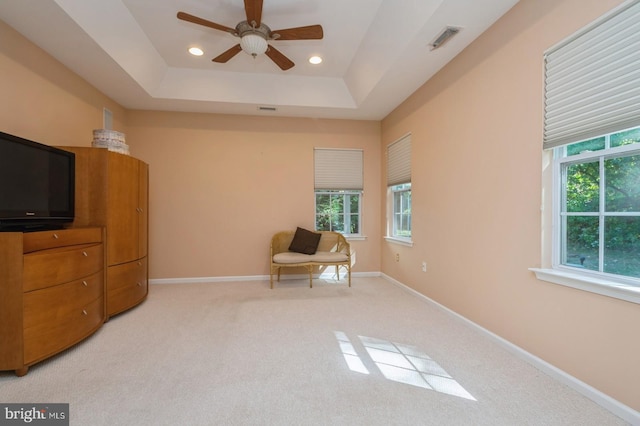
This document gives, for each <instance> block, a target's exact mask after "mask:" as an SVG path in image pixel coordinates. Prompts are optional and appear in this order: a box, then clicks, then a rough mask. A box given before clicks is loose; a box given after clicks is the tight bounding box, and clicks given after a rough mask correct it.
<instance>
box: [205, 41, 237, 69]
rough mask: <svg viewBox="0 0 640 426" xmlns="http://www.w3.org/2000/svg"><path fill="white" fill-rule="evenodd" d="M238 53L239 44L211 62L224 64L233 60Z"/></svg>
mask: <svg viewBox="0 0 640 426" xmlns="http://www.w3.org/2000/svg"><path fill="white" fill-rule="evenodd" d="M240 52H242V47H240V45H239V44H236V45H235V46H233V47H232V48H231V49H229V50H227V51H225V52H223V53H221V54H219V55H218V56H216V57H215V58H213V59H212V61H213V62H219V63H221V64H224V63H225V62H227V61H228V60H229V59H231V58H233V57H234V56H236V55H237V54H238V53H240Z"/></svg>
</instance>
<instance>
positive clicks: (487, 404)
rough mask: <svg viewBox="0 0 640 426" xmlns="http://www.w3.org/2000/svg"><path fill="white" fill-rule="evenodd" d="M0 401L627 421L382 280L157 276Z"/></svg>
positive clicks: (304, 421)
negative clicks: (132, 302)
mask: <svg viewBox="0 0 640 426" xmlns="http://www.w3.org/2000/svg"><path fill="white" fill-rule="evenodd" d="M0 402H5V403H9V402H32V403H34V402H37V403H43V402H48V403H52V402H66V403H69V404H70V419H71V425H82V426H85V425H89V426H93V425H109V426H113V425H172V426H173V425H492V426H496V425H544V426H549V425H581V426H585V425H598V426H603V425H622V424H625V423H624V422H623V421H622V420H621V419H619V418H618V417H616V416H614V415H612V414H611V413H610V412H608V411H606V410H604V409H603V408H601V407H600V406H598V405H596V404H595V403H593V402H592V401H590V400H589V399H587V398H585V397H583V396H582V395H580V394H579V393H577V392H575V391H574V390H572V389H570V388H568V387H567V386H565V385H563V384H561V383H559V382H557V381H555V380H553V379H552V378H550V377H548V376H547V375H545V374H544V373H542V372H540V371H539V370H537V369H536V368H534V367H532V366H531V365H529V364H527V363H526V362H524V361H522V360H520V359H518V358H516V357H514V356H513V355H512V354H510V353H508V352H507V351H506V350H504V349H503V348H501V347H500V346H498V345H497V344H495V343H494V342H493V341H491V340H490V339H488V338H486V337H485V336H484V335H482V334H480V333H479V332H478V331H477V330H474V329H471V328H470V327H468V326H467V325H465V324H464V323H462V322H461V321H459V320H457V319H455V318H453V317H452V316H450V315H449V314H447V313H445V312H443V311H441V310H439V309H437V308H435V307H433V306H432V305H431V304H429V303H426V302H425V301H424V300H422V299H420V298H418V297H416V296H414V295H412V294H410V293H408V292H406V291H404V290H403V289H401V288H399V287H397V286H395V285H393V284H392V283H389V282H388V281H386V280H385V279H383V278H354V280H353V287H351V288H349V287H347V286H346V285H345V284H336V283H332V282H329V281H322V280H316V281H315V283H314V288H313V289H309V287H308V281H305V280H300V281H297V280H291V281H284V282H282V283H279V284H277V285H276V288H275V289H274V290H270V289H269V284H268V282H264V281H248V282H229V283H208V284H171V285H169V284H166V285H152V286H151V290H150V295H149V297H148V299H147V301H146V302H144V303H143V304H142V305H140V306H139V307H137V308H136V309H133V310H131V311H129V312H127V313H125V314H122V315H119V316H116V317H114V318H112V319H111V320H110V321H109V322H108V323H106V324H105V325H104V327H102V328H101V329H100V330H99V331H98V332H97V333H96V334H95V335H93V336H92V337H90V338H89V339H87V340H85V341H84V342H82V343H81V344H79V345H77V346H75V347H74V348H72V349H70V350H68V351H66V352H64V353H62V354H60V355H58V356H56V357H54V358H52V359H49V360H47V361H45V362H43V363H41V364H38V365H36V366H34V367H32V368H31V369H30V371H29V374H28V375H26V376H24V377H22V378H18V377H15V375H13V373H11V372H0Z"/></svg>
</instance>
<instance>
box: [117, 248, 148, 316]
mask: <svg viewBox="0 0 640 426" xmlns="http://www.w3.org/2000/svg"><path fill="white" fill-rule="evenodd" d="M148 288H149V287H148V278H147V258H146V257H145V258H143V259H140V260H136V261H134V262H129V263H124V264H122V265H117V266H110V267H109V268H107V313H108V314H109V315H113V314H117V313H119V312H122V311H124V310H126V309H129V308H131V307H133V306H135V305H137V304H138V303H140V302H142V301H143V300H144V298H145V297H146V296H147V293H148Z"/></svg>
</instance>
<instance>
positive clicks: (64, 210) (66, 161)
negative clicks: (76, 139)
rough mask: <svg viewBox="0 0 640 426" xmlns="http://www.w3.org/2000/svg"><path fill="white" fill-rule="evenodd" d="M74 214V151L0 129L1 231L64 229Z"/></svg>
mask: <svg viewBox="0 0 640 426" xmlns="http://www.w3.org/2000/svg"><path fill="white" fill-rule="evenodd" d="M74 214H75V154H74V153H72V152H68V151H64V150H62V149H58V148H54V147H52V146H47V145H43V144H41V143H38V142H34V141H31V140H27V139H24V138H21V137H18V136H14V135H10V134H7V133H4V132H0V231H16V232H28V231H39V230H45V229H61V228H63V227H64V226H65V225H66V224H68V223H70V222H72V221H73V219H74Z"/></svg>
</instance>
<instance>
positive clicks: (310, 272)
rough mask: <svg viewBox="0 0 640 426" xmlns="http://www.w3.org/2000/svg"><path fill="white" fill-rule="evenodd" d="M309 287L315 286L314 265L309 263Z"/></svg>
mask: <svg viewBox="0 0 640 426" xmlns="http://www.w3.org/2000/svg"><path fill="white" fill-rule="evenodd" d="M309 288H313V266H312V265H309Z"/></svg>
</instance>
